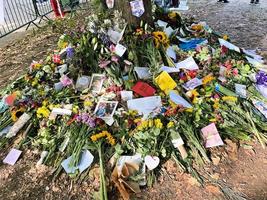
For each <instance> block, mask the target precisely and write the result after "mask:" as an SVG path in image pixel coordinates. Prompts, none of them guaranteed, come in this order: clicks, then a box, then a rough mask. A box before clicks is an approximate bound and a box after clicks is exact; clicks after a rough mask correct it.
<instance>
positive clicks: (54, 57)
mask: <svg viewBox="0 0 267 200" xmlns="http://www.w3.org/2000/svg"><path fill="white" fill-rule="evenodd" d="M60 62H61V60H60V55H59V54H54V55H53V63H56V64H60Z"/></svg>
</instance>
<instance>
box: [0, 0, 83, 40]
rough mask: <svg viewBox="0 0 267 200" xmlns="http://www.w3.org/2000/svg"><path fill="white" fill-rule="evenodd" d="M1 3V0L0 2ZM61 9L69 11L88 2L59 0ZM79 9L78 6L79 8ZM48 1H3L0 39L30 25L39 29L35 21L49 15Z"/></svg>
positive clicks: (49, 5) (49, 6) (50, 10)
mask: <svg viewBox="0 0 267 200" xmlns="http://www.w3.org/2000/svg"><path fill="white" fill-rule="evenodd" d="M0 1H1V0H0ZM61 1H62V2H61V3H62V4H63V8H65V7H70V8H71V10H72V9H73V8H74V7H75V6H79V4H83V3H87V2H88V0H61ZM79 7H80V6H79ZM52 11H53V10H52V7H51V4H50V0H4V16H5V18H4V23H2V24H1V23H0V38H2V37H4V36H6V35H8V34H10V33H12V32H14V31H16V30H18V29H20V28H22V27H24V26H27V27H26V30H27V29H28V27H29V26H30V25H31V24H34V25H35V26H37V27H39V26H38V25H37V23H35V21H36V20H37V19H38V18H40V20H39V22H38V23H40V22H41V20H42V19H44V18H46V19H47V20H49V18H48V17H47V15H48V14H49V13H51V12H52Z"/></svg>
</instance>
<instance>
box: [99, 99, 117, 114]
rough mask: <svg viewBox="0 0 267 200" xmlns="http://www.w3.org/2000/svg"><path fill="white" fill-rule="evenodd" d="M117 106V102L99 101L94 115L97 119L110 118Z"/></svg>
mask: <svg viewBox="0 0 267 200" xmlns="http://www.w3.org/2000/svg"><path fill="white" fill-rule="evenodd" d="M117 105H118V102H117V101H99V102H98V104H97V106H96V109H95V112H94V113H95V115H96V116H97V117H99V118H112V117H113V115H114V113H115V110H116V108H117Z"/></svg>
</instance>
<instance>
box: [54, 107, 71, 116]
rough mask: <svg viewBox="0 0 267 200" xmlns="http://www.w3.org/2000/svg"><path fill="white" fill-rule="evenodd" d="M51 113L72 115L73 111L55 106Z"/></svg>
mask: <svg viewBox="0 0 267 200" xmlns="http://www.w3.org/2000/svg"><path fill="white" fill-rule="evenodd" d="M51 113H52V114H55V115H71V113H72V111H71V110H68V109H62V108H53V110H52V112H51Z"/></svg>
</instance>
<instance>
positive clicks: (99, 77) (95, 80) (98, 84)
mask: <svg viewBox="0 0 267 200" xmlns="http://www.w3.org/2000/svg"><path fill="white" fill-rule="evenodd" d="M104 78H105V76H104V75H103V74H93V75H92V79H91V83H90V87H89V88H90V90H91V91H92V92H96V93H99V92H100V91H101V89H102V85H103V82H104Z"/></svg>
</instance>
